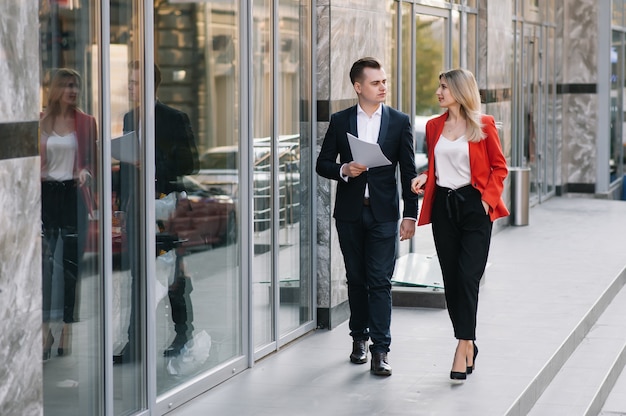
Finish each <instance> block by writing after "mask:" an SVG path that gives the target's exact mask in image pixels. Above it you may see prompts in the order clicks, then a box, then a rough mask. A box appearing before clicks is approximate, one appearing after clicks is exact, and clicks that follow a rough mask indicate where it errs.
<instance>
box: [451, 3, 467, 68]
mask: <svg viewBox="0 0 626 416" xmlns="http://www.w3.org/2000/svg"><path fill="white" fill-rule="evenodd" d="M451 15H452V39H451V40H452V45H450V46H451V47H452V50H451V52H452V63H451V64H452V65H451V68H458V67H459V66H461V13H459V12H458V11H456V10H452V12H451ZM464 36H465V35H464Z"/></svg>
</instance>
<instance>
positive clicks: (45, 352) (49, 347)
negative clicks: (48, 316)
mask: <svg viewBox="0 0 626 416" xmlns="http://www.w3.org/2000/svg"><path fill="white" fill-rule="evenodd" d="M52 344H54V337H53V336H52V331H51V330H48V335H46V342H45V343H44V345H43V361H48V360H49V359H50V351H51V350H52Z"/></svg>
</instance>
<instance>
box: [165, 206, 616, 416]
mask: <svg viewBox="0 0 626 416" xmlns="http://www.w3.org/2000/svg"><path fill="white" fill-rule="evenodd" d="M529 223H530V225H528V226H522V227H507V228H505V229H504V230H502V231H500V232H498V233H496V234H495V235H494V237H493V239H492V246H491V252H490V257H489V267H488V269H487V271H486V276H485V282H484V284H483V285H482V286H481V293H480V301H479V316H478V328H477V336H478V339H477V345H478V346H479V348H480V352H479V355H478V358H477V360H476V369H475V372H474V374H472V375H470V376H469V377H468V380H467V381H466V382H465V383H463V384H457V385H455V384H452V383H451V382H450V380H449V378H448V375H449V371H450V366H451V364H452V357H453V353H454V347H455V345H456V341H455V340H454V338H453V336H452V328H451V324H450V321H449V318H448V315H447V311H446V310H443V309H427V308H398V307H396V308H394V311H393V318H392V337H393V343H392V345H391V352H390V354H389V358H390V364H391V365H392V367H393V375H392V376H391V377H387V378H381V377H376V376H373V375H371V374H370V372H369V364H365V365H354V364H351V363H350V362H349V361H348V355H349V353H350V348H351V340H350V338H349V336H348V328H347V324H346V323H344V324H342V325H340V326H339V327H337V328H335V329H333V330H332V331H328V330H318V331H315V332H313V333H310V334H308V335H306V336H304V337H302V338H300V339H298V340H296V341H294V342H293V343H291V344H290V345H288V346H286V347H285V348H283V349H282V350H281V351H279V352H278V353H276V354H273V355H271V356H269V357H267V358H265V359H263V360H261V361H259V362H257V363H256V364H255V366H254V367H253V368H252V369H249V370H247V371H245V372H244V373H242V374H240V375H238V376H236V377H234V378H232V379H230V380H228V381H226V382H224V383H223V384H221V385H219V386H217V387H215V388H213V389H212V390H210V391H208V392H207V393H205V394H203V395H201V396H199V397H197V398H196V399H194V400H192V401H190V402H188V403H187V404H185V405H183V406H182V407H180V408H178V409H176V410H174V411H173V412H171V413H170V414H172V415H176V416H195V415H207V414H217V415H228V416H229V415H239V416H248V415H255V416H263V415H268V416H269V415H290V416H300V415H301V416H306V415H332V416H351V415H359V414H368V415H385V416H395V415H398V416H399V415H403V416H404V415H437V416H439V415H442V416H448V415H465V416H472V415H476V416H489V415H498V416H499V415H526V414H529V413H530V412H531V411H533V412H535V413H533V414H545V415H547V414H552V415H565V414H566V415H577V414H581V415H583V414H594V413H588V409H589V408H590V406H591V407H592V408H593V409H595V410H593V411H595V414H598V411H597V409H602V410H601V411H602V414H604V415H619V414H624V415H626V400H624V399H623V398H624V396H626V391H623V392H622V393H621V394H620V393H619V392H618V390H617V389H622V390H623V389H624V386H626V372H624V373H623V374H621V377H620V373H622V371H621V369H622V368H623V361H624V359H620V357H621V356H620V355H617V356H616V359H614V360H610V359H609V360H604V361H607V362H608V363H614V364H613V365H612V366H611V367H610V368H609V370H611V371H612V373H611V374H612V376H611V377H608V379H607V378H606V377H605V378H604V381H602V382H601V383H600V384H599V385H598V388H597V389H596V388H595V387H593V389H594V391H596V390H599V391H600V392H601V393H602V394H600V395H599V396H598V395H595V396H594V397H596V399H594V400H596V404H595V407H594V406H592V405H589V404H588V403H581V404H579V405H572V406H566V405H562V404H561V402H560V401H559V400H561V399H559V398H558V397H559V395H558V394H557V395H556V396H550V395H549V394H548V393H549V392H550V390H548V388H549V387H552V389H556V390H557V393H558V390H559V389H566V390H568V391H570V392H571V391H572V389H575V388H579V387H578V386H572V383H570V384H567V383H566V384H565V385H563V386H561V385H559V384H557V383H558V375H559V373H560V372H562V371H565V370H564V369H565V368H567V366H569V365H572V361H569V360H570V359H571V358H573V357H576V351H577V350H578V349H579V348H582V346H584V345H587V344H588V341H589V339H590V334H591V333H595V332H594V331H591V330H592V329H593V328H595V326H597V325H601V324H602V322H603V320H602V317H603V316H606V317H607V318H606V320H607V321H610V320H609V319H608V318H610V317H609V316H608V315H603V314H605V312H606V314H609V313H610V310H611V308H610V306H611V304H612V302H613V300H614V299H616V297H617V296H619V295H620V292H622V293H623V292H624V291H625V290H624V289H622V287H623V286H624V283H625V282H626V270H625V266H626V202H623V201H607V200H596V199H587V198H566V197H555V198H552V199H551V200H549V201H547V202H544V203H543V204H541V205H538V206H535V207H533V208H532V209H531V211H530V221H529ZM418 234H419V236H420V237H421V238H424V239H428V238H431V237H430V231H429V230H428V229H427V228H422V227H420V229H418ZM424 241H426V240H424ZM428 247H429V245H428V244H425V245H424V247H422V250H429V248H428ZM425 254H427V253H425ZM596 338H597V337H596ZM611 338H612V339H613V340H614V341H615V342H614V343H612V344H611V345H614V344H617V345H620V342H621V340H624V341H626V333H624V334H621V333H620V331H619V330H614V331H612V333H611ZM589 342H591V341H589ZM594 342H596V345H604V344H607V343H603V342H602V341H601V340H600V342H598V341H597V340H596V341H594ZM578 351H580V350H578ZM593 351H595V353H592V354H591V355H587V356H585V360H587V361H586V368H590V369H593V368H595V367H599V365H598V366H595V365H594V361H593V360H599V359H600V358H601V357H600V355H602V354H605V353H604V352H602V349H601V347H598V348H596V349H595V350H593ZM616 351H617V352H616V354H619V351H626V350H619V348H617V349H616ZM624 357H626V354H624ZM605 358H606V357H605ZM574 359H575V358H574ZM575 364H576V363H575V362H574V367H575ZM588 371H593V370H588ZM572 377H579V378H585V377H587V375H586V373H585V372H584V371H580V372H579V373H578V375H576V376H572ZM566 379H567V380H571V379H570V378H569V377H568V378H566ZM551 385H552V386H551ZM614 386H616V387H614ZM585 388H587V389H588V388H589V387H585ZM544 392H546V394H545V395H544V396H543V398H542V393H544ZM551 397H552V398H551ZM555 397H556V398H555ZM561 397H562V396H561ZM597 397H600V401H598V399H597ZM540 400H543V401H542V402H540ZM537 403H540V404H537ZM570 404H571V403H570ZM598 404H599V405H600V406H599V407H598ZM533 408H534V409H533ZM609 412H610V413H609ZM620 412H622V413H620Z"/></svg>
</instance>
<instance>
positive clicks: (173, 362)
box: [148, 0, 243, 395]
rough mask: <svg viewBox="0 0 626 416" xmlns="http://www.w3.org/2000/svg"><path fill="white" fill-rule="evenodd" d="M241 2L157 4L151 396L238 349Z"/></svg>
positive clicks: (240, 350)
mask: <svg viewBox="0 0 626 416" xmlns="http://www.w3.org/2000/svg"><path fill="white" fill-rule="evenodd" d="M239 3H240V2H239V1H237V0H226V1H224V0H221V1H218V0H216V1H204V2H200V3H198V2H193V1H189V2H187V1H168V2H164V1H160V2H155V10H154V19H155V21H154V39H155V45H154V46H155V51H156V56H155V63H157V64H158V67H159V70H160V73H161V83H160V84H159V85H157V88H156V89H155V91H156V97H157V103H156V106H155V126H154V127H155V128H154V135H155V138H154V143H155V145H156V146H155V180H156V181H155V184H156V185H155V186H156V189H155V190H154V191H155V192H153V190H148V195H149V196H152V195H154V197H155V209H156V212H155V219H156V224H155V225H154V226H153V229H154V232H155V234H156V247H155V250H151V252H154V253H155V257H154V258H153V260H154V261H155V262H156V265H155V269H156V271H157V273H156V279H157V281H156V296H157V297H156V301H157V304H156V343H155V345H154V346H153V348H156V359H157V361H156V375H157V394H158V395H163V394H165V393H167V392H168V391H171V390H172V389H173V388H175V387H177V386H180V385H181V384H183V383H186V382H189V381H190V380H191V379H192V378H194V377H196V376H197V375H199V374H202V373H206V372H208V371H211V370H212V369H215V368H216V367H218V366H220V365H223V364H224V363H225V362H226V361H229V360H232V359H233V358H235V357H238V356H240V355H241V354H242V353H243V344H242V343H243V341H242V322H243V318H242V310H243V307H242V295H241V276H240V270H239V267H238V265H239V263H238V255H239V254H238V253H239V251H240V242H239V238H238V236H239V229H240V226H239V224H240V222H239V219H240V218H241V212H240V208H239V207H240V198H241V196H240V194H239V180H240V171H239V168H240V164H239V135H240V132H239V122H240V117H239V112H238V110H237V109H238V108H239V107H240V106H239V95H238V94H239V91H238V86H239V85H240V79H239V78H240V72H239V67H240V65H239V61H238V57H239V49H238V48H239V45H240V41H239V27H238V21H239V10H238V4H239Z"/></svg>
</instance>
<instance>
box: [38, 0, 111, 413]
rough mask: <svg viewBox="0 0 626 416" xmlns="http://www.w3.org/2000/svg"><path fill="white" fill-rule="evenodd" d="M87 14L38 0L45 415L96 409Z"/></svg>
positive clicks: (96, 293)
mask: <svg viewBox="0 0 626 416" xmlns="http://www.w3.org/2000/svg"><path fill="white" fill-rule="evenodd" d="M94 12H95V11H94V10H92V9H91V8H90V6H89V5H88V4H85V5H84V6H83V7H81V8H72V7H69V6H63V5H61V4H59V3H58V2H48V1H42V2H40V11H39V17H40V21H39V22H40V28H39V30H40V39H41V44H40V56H41V67H40V71H41V79H42V85H41V97H42V102H41V105H42V113H41V120H40V133H41V135H40V150H41V181H42V182H41V222H42V296H43V298H42V299H43V303H42V317H43V322H42V341H43V346H42V347H43V348H42V358H43V407H44V412H45V414H46V415H86V414H98V413H99V412H100V408H101V406H102V379H103V377H102V376H103V375H102V372H101V371H102V370H101V365H100V363H101V362H102V348H101V346H102V345H103V341H102V336H101V333H102V328H101V322H102V316H101V314H102V303H101V294H102V284H101V280H100V279H99V275H98V270H99V264H100V258H99V256H98V249H99V247H98V240H97V237H98V235H97V232H98V227H99V222H98V216H97V201H98V195H99V189H98V187H97V182H98V175H99V174H100V173H99V172H98V171H97V160H98V157H99V155H98V152H97V144H98V128H97V123H96V118H95V117H94V115H97V107H96V105H95V103H97V101H98V97H97V85H98V78H97V75H96V73H95V72H94V73H92V72H91V67H92V64H93V62H92V61H91V59H92V54H91V52H92V46H93V44H94V43H95V41H96V40H95V39H93V38H92V37H91V34H92V33H94V30H93V29H94V27H95V23H94V19H93V17H92V16H93V14H94Z"/></svg>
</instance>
